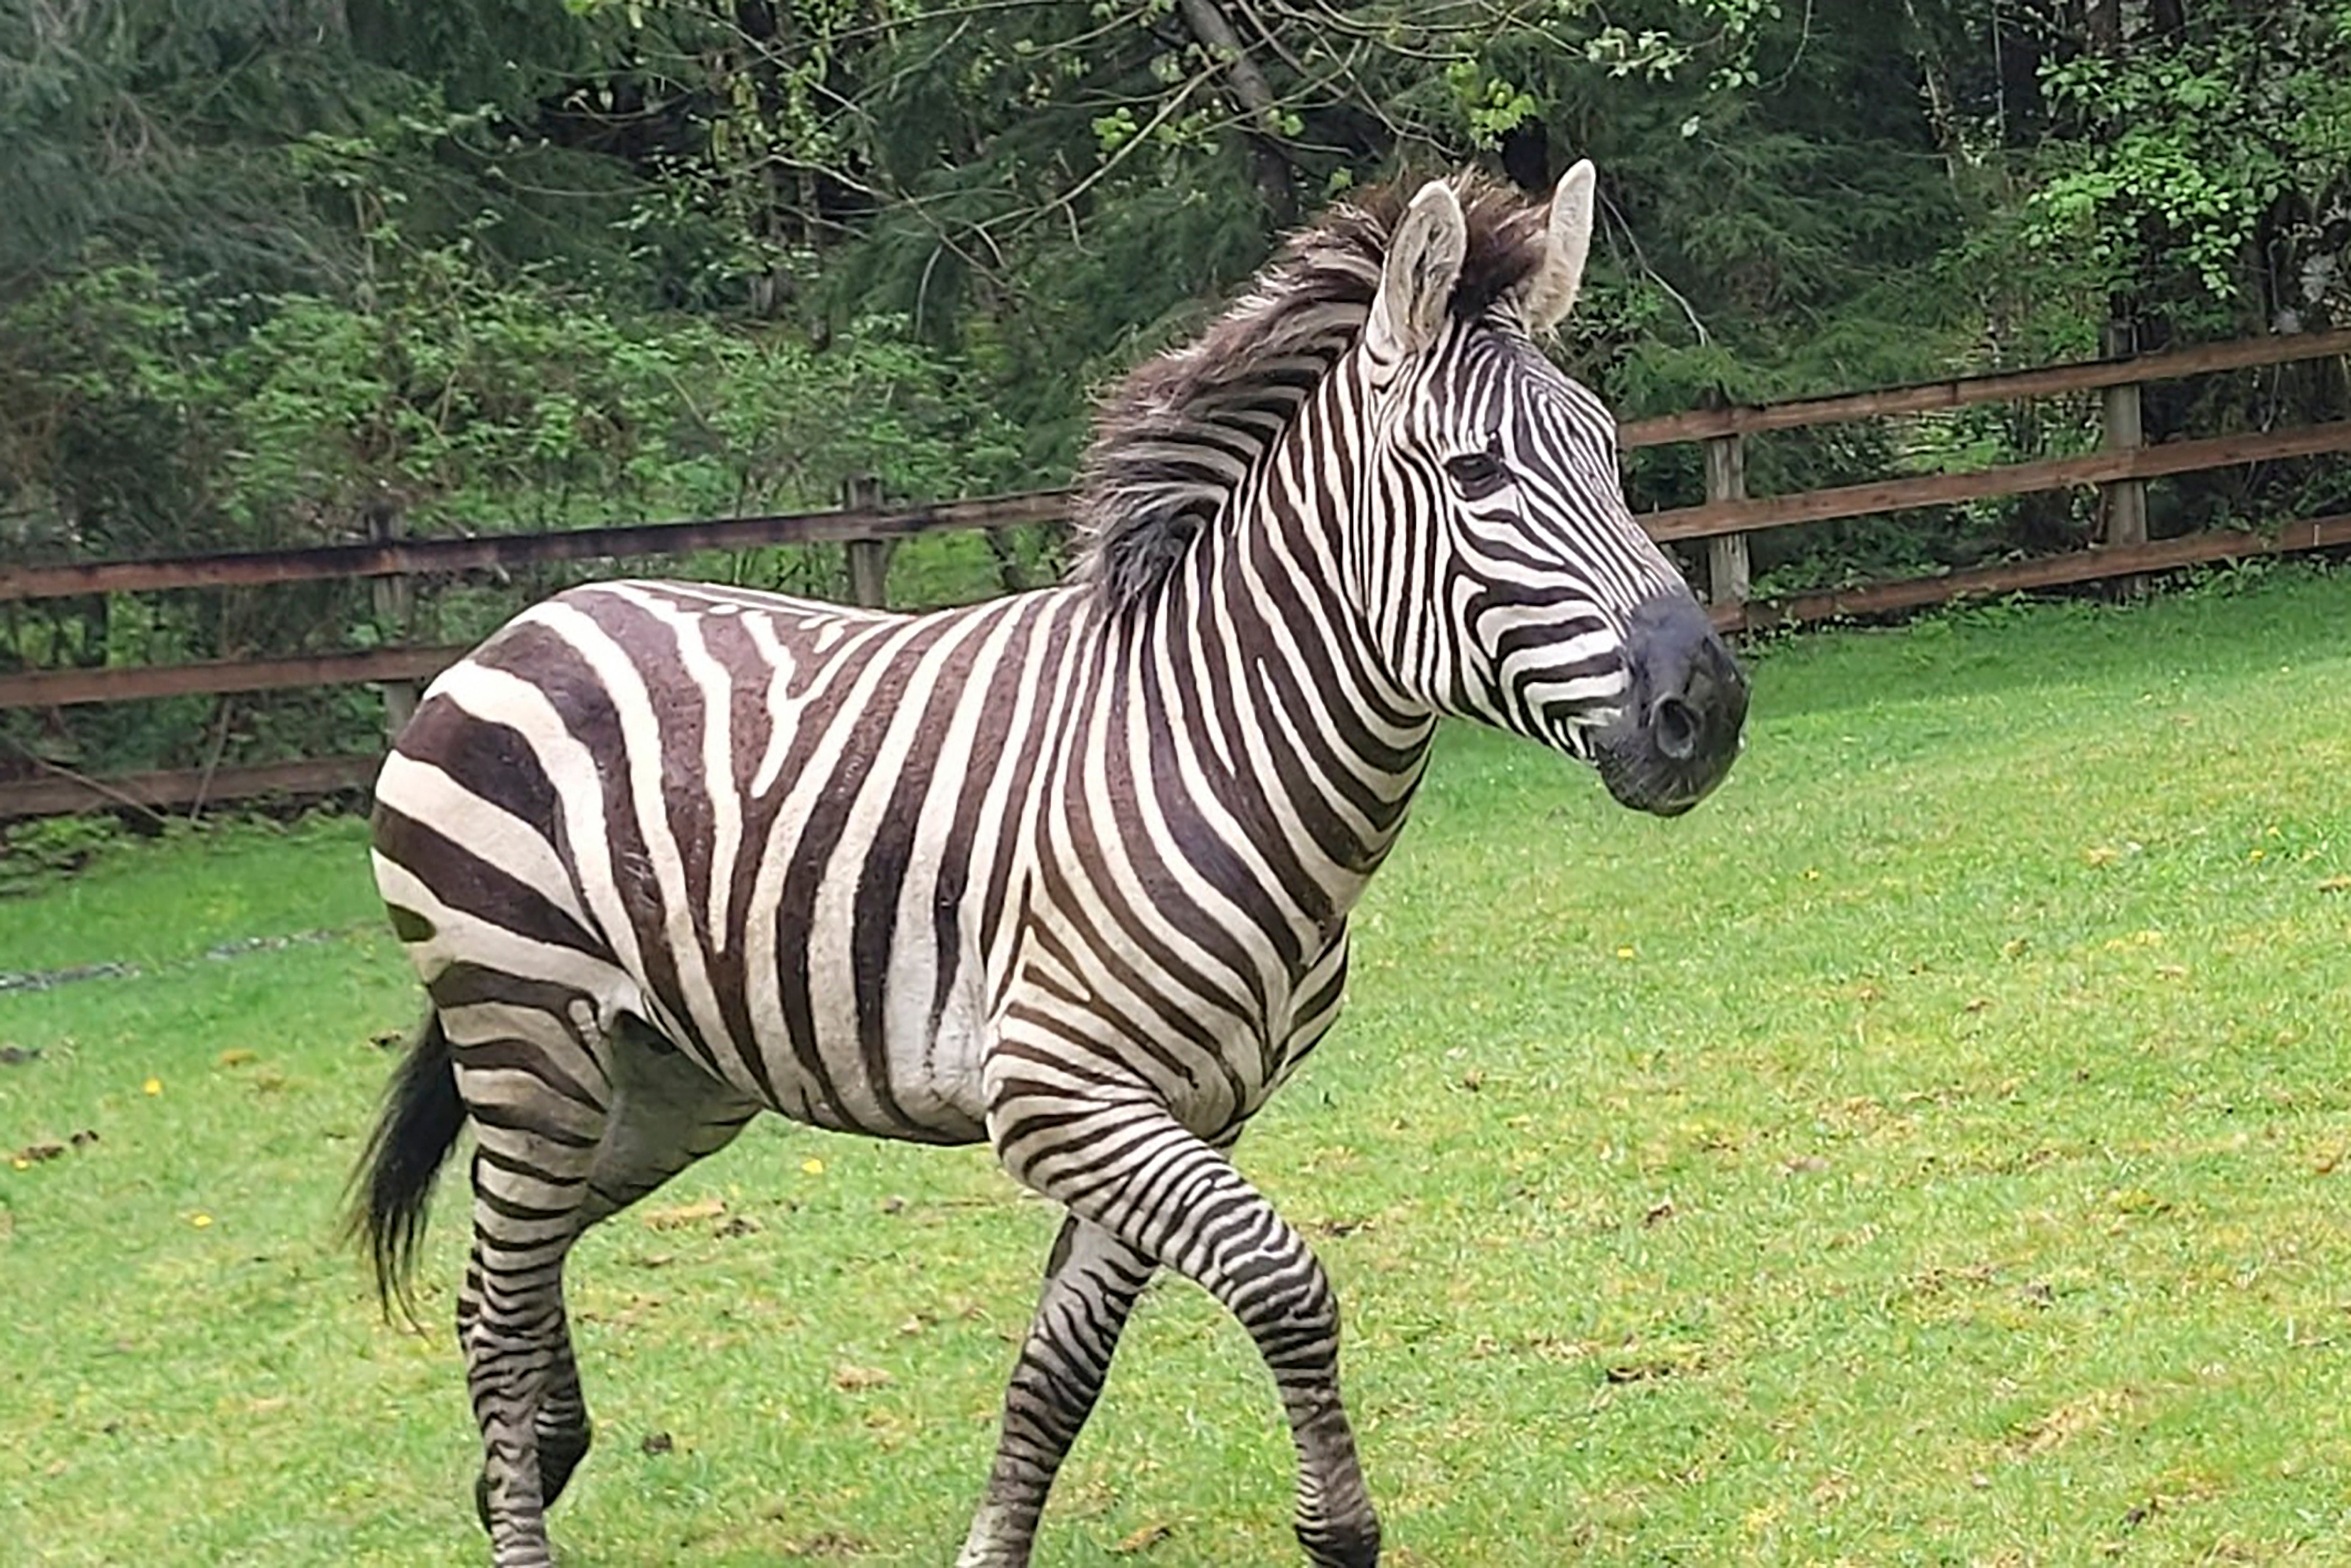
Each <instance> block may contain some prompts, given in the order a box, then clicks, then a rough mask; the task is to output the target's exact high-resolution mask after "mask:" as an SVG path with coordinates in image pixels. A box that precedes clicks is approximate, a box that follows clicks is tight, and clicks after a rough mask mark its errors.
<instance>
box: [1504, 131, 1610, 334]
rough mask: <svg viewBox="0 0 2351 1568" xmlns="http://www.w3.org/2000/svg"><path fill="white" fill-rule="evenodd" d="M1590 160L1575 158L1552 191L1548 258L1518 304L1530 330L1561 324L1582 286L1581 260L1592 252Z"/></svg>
mask: <svg viewBox="0 0 2351 1568" xmlns="http://www.w3.org/2000/svg"><path fill="white" fill-rule="evenodd" d="M1594 178H1595V176H1594V175H1593V169H1592V160H1591V159H1589V158H1584V159H1580V160H1578V161H1577V162H1576V165H1575V167H1574V168H1573V169H1570V170H1569V171H1568V172H1566V173H1564V174H1562V175H1561V176H1560V181H1559V187H1558V188H1557V189H1556V190H1554V191H1552V193H1551V224H1550V228H1551V258H1550V259H1549V260H1548V261H1546V262H1545V263H1544V264H1543V265H1542V267H1541V268H1540V269H1539V270H1537V272H1536V273H1535V275H1534V276H1533V277H1531V278H1529V279H1528V280H1527V284H1526V289H1525V293H1524V294H1523V296H1522V297H1521V305H1522V308H1523V309H1524V312H1525V315H1526V321H1527V326H1528V328H1529V329H1531V330H1533V331H1537V332H1548V331H1550V330H1551V329H1552V328H1553V327H1556V326H1558V325H1559V324H1560V322H1561V320H1562V319H1564V318H1565V317H1566V315H1567V312H1568V308H1570V307H1571V306H1573V304H1574V303H1575V296H1576V291H1577V290H1578V289H1580V288H1582V287H1583V263H1584V260H1585V258H1586V257H1588V256H1590V255H1591V254H1592V204H1593V203H1592V198H1593V180H1594Z"/></svg>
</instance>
